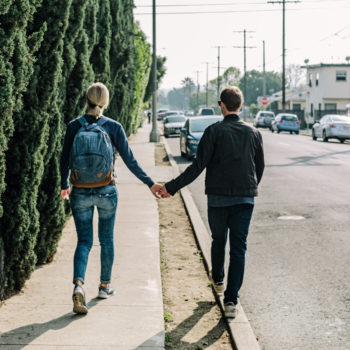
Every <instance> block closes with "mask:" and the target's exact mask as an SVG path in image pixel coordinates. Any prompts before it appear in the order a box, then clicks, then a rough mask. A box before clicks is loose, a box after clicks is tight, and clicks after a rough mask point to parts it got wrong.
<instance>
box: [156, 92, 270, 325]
mask: <svg viewBox="0 0 350 350" xmlns="http://www.w3.org/2000/svg"><path fill="white" fill-rule="evenodd" d="M242 102H243V96H242V92H241V91H240V89H239V88H237V87H234V86H233V87H227V88H225V89H224V90H223V91H222V92H221V95H220V101H218V103H219V105H220V107H221V112H222V114H223V116H224V120H223V121H221V122H217V123H215V124H213V125H211V126H209V127H208V128H207V129H206V130H205V132H204V134H203V137H202V139H201V141H200V142H199V145H198V151H197V157H196V158H195V159H194V160H193V162H192V164H191V165H190V166H189V167H188V168H187V169H186V170H185V171H184V172H183V173H182V174H181V175H179V176H178V177H177V178H176V179H174V180H172V181H170V182H167V183H166V184H165V185H164V187H163V189H162V190H161V194H162V196H163V197H169V196H170V195H174V194H175V193H176V192H177V191H178V190H180V189H181V188H182V187H184V186H186V185H188V184H189V183H191V182H192V181H193V180H194V179H196V178H197V177H198V175H199V174H200V173H201V172H202V171H203V170H204V168H206V170H207V172H206V178H205V193H206V194H207V196H208V221H209V226H210V229H211V233H212V246H211V262H212V273H211V279H212V283H213V286H214V288H215V290H216V292H217V293H218V294H222V293H223V292H224V290H225V293H224V305H225V316H226V317H228V318H233V317H235V316H236V314H237V309H236V305H237V298H238V296H239V295H238V291H239V290H240V288H241V285H242V282H243V274H244V266H245V252H246V249H247V235H248V230H249V224H250V220H251V217H252V213H253V208H254V197H255V196H257V187H258V184H259V182H260V180H261V178H262V175H263V171H264V167H265V164H264V152H263V142H262V137H261V134H260V132H259V131H258V130H257V129H255V128H254V127H252V126H250V125H248V124H247V123H245V122H243V121H242V120H241V119H240V117H239V116H238V112H239V110H240V108H241V107H242ZM228 232H229V235H230V264H229V270H228V276H227V287H226V289H225V288H224V264H225V246H226V241H227V234H228Z"/></svg>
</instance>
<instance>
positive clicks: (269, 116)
mask: <svg viewBox="0 0 350 350" xmlns="http://www.w3.org/2000/svg"><path fill="white" fill-rule="evenodd" d="M274 119H275V113H273V112H270V111H260V112H258V114H257V115H256V117H255V119H254V122H253V124H254V126H255V127H256V128H259V127H262V128H271V123H272V122H273V120H274Z"/></svg>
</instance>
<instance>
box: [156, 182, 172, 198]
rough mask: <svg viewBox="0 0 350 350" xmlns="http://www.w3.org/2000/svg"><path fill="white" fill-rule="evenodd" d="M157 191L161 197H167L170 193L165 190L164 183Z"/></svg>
mask: <svg viewBox="0 0 350 350" xmlns="http://www.w3.org/2000/svg"><path fill="white" fill-rule="evenodd" d="M159 193H160V195H161V196H162V198H169V197H170V196H171V194H170V193H169V192H168V191H167V190H166V187H165V185H164V186H162V188H161V190H160V192H159Z"/></svg>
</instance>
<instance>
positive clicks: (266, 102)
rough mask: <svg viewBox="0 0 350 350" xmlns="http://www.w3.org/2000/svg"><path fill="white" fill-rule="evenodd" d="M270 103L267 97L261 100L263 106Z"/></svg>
mask: <svg viewBox="0 0 350 350" xmlns="http://www.w3.org/2000/svg"><path fill="white" fill-rule="evenodd" d="M268 103H269V100H268V99H267V97H262V98H261V104H262V105H263V106H266V105H267V104H268Z"/></svg>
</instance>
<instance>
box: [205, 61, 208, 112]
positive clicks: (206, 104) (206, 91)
mask: <svg viewBox="0 0 350 350" xmlns="http://www.w3.org/2000/svg"><path fill="white" fill-rule="evenodd" d="M205 64H206V65H207V83H206V86H205V106H206V107H208V97H209V96H208V88H209V86H208V84H209V82H208V71H209V68H208V66H209V62H205Z"/></svg>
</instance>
